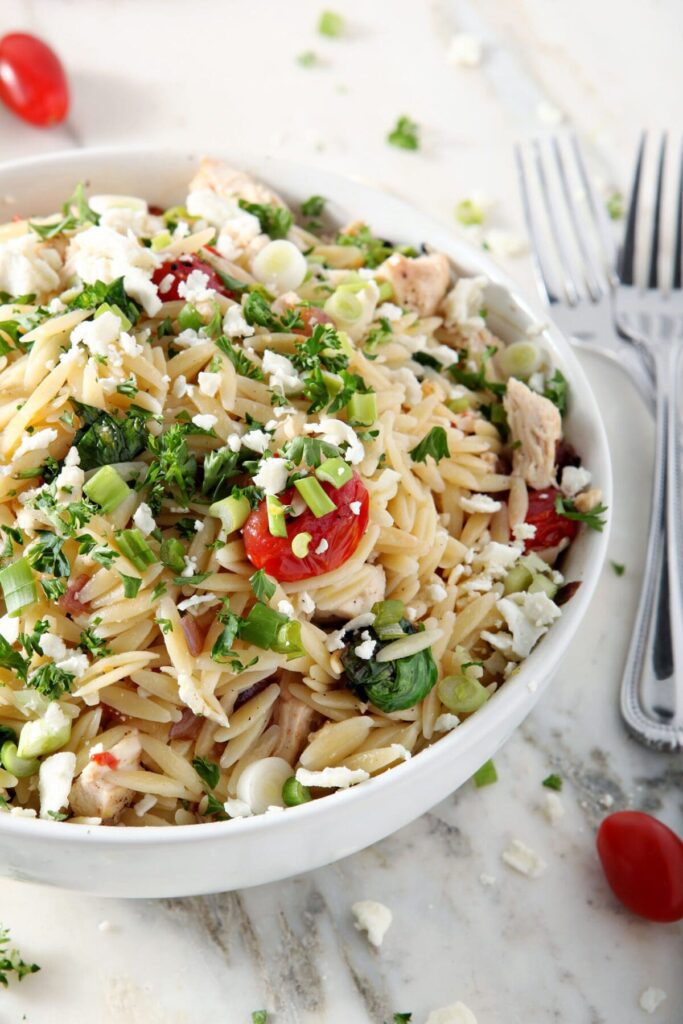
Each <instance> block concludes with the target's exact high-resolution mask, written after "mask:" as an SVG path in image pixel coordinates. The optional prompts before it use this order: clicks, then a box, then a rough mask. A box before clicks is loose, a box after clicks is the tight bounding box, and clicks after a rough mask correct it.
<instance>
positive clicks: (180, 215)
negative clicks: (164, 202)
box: [161, 206, 196, 224]
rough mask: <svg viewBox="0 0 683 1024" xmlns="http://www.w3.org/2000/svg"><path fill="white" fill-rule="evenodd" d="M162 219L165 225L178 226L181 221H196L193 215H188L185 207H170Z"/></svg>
mask: <svg viewBox="0 0 683 1024" xmlns="http://www.w3.org/2000/svg"><path fill="white" fill-rule="evenodd" d="M161 219H162V220H163V222H164V224H176V223H177V222H178V221H179V220H196V217H193V216H192V214H190V213H188V212H187V210H186V209H185V207H184V206H169V208H168V210H166V211H165V212H164V213H162V215H161Z"/></svg>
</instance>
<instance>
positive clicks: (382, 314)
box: [375, 302, 403, 324]
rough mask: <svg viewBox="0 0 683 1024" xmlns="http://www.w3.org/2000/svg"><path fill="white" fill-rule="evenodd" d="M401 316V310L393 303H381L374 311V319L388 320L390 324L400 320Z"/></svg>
mask: <svg viewBox="0 0 683 1024" xmlns="http://www.w3.org/2000/svg"><path fill="white" fill-rule="evenodd" d="M402 316H403V310H402V309H401V307H400V306H397V305H396V303H394V302H383V303H382V304H381V306H378V307H377V309H376V310H375V318H376V319H377V320H388V321H389V323H390V324H391V323H395V322H396V321H397V320H400V319H401V317H402Z"/></svg>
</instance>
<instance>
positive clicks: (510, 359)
mask: <svg viewBox="0 0 683 1024" xmlns="http://www.w3.org/2000/svg"><path fill="white" fill-rule="evenodd" d="M542 362H543V353H542V351H541V349H540V348H539V347H538V345H535V344H534V343H533V341H516V342H514V344H512V345H508V346H507V348H504V349H503V350H502V352H499V353H498V365H499V367H500V370H501V373H503V374H505V376H506V377H530V376H531V374H532V373H535V372H536V370H538V368H539V366H540V365H541V363H542Z"/></svg>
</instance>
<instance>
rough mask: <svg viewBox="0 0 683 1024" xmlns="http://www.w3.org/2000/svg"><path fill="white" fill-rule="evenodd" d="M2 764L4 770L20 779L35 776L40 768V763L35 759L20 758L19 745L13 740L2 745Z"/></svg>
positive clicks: (0, 750)
mask: <svg viewBox="0 0 683 1024" xmlns="http://www.w3.org/2000/svg"><path fill="white" fill-rule="evenodd" d="M0 762H2V766H3V768H5V769H6V770H7V771H8V772H11V774H12V775H16V777H17V778H18V779H27V778H28V777H29V776H30V775H35V774H36V772H37V771H38V769H39V768H40V761H37V760H36V759H35V758H34V757H19V756H18V755H17V745H16V743H12V741H11V740H8V741H7V742H6V743H3V745H2V749H0Z"/></svg>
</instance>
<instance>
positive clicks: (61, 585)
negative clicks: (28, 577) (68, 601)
mask: <svg viewBox="0 0 683 1024" xmlns="http://www.w3.org/2000/svg"><path fill="white" fill-rule="evenodd" d="M40 585H41V587H42V588H43V592H44V594H45V597H46V598H47V599H48V601H54V602H55V603H56V602H57V601H59V599H60V597H61V596H62V595H63V594H65V593H66V583H65V582H64V580H45V579H42V580H41V581H40Z"/></svg>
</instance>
